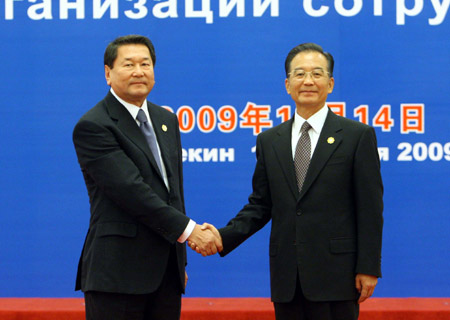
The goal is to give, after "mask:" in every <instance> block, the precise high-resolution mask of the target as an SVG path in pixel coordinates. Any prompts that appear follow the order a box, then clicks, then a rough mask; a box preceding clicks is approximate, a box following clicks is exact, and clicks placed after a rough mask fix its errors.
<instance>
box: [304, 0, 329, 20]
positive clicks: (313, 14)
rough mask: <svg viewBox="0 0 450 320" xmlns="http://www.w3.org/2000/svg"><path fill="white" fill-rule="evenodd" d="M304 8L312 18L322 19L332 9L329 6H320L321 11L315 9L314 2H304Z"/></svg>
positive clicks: (306, 0)
mask: <svg viewBox="0 0 450 320" xmlns="http://www.w3.org/2000/svg"><path fill="white" fill-rule="evenodd" d="M303 8H304V9H305V12H306V13H307V14H309V15H310V16H311V17H322V16H324V15H325V14H326V13H327V12H328V10H329V9H330V8H329V7H327V6H322V5H321V6H320V8H319V9H314V8H313V6H312V0H303Z"/></svg>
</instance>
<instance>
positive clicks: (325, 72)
mask: <svg viewBox="0 0 450 320" xmlns="http://www.w3.org/2000/svg"><path fill="white" fill-rule="evenodd" d="M300 70H302V71H303V72H304V73H305V76H304V77H303V78H296V77H295V76H294V80H299V81H304V80H305V79H306V77H307V75H308V74H309V76H310V77H311V79H313V80H321V79H322V77H323V78H326V77H325V74H328V77H330V76H331V74H330V72H329V71H325V70H324V69H322V68H314V69H313V70H311V71H305V70H303V69H302V68H296V69H294V70H292V71H291V72H289V73H288V76H289V77H290V76H291V75H293V73H294V72H295V71H300ZM318 70H320V71H323V72H324V75H323V76H320V78H315V77H314V75H313V72H314V71H318Z"/></svg>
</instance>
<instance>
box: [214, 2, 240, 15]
mask: <svg viewBox="0 0 450 320" xmlns="http://www.w3.org/2000/svg"><path fill="white" fill-rule="evenodd" d="M233 7H236V16H237V17H243V16H245V2H244V0H230V1H228V0H220V2H219V17H228V16H229V15H230V13H231V11H232V10H233Z"/></svg>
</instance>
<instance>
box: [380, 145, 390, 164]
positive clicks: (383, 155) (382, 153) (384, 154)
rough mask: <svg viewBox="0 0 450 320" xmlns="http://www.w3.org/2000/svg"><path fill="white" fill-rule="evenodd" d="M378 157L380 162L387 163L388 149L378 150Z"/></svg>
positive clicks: (381, 148)
mask: <svg viewBox="0 0 450 320" xmlns="http://www.w3.org/2000/svg"><path fill="white" fill-rule="evenodd" d="M378 156H379V157H380V161H389V148H387V147H380V148H378Z"/></svg>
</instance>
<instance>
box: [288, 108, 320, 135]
mask: <svg viewBox="0 0 450 320" xmlns="http://www.w3.org/2000/svg"><path fill="white" fill-rule="evenodd" d="M327 114H328V106H327V105H324V106H323V107H322V108H321V109H320V110H319V111H317V112H316V113H314V114H313V115H312V116H311V117H309V119H308V120H305V119H303V118H302V117H301V116H299V114H298V113H297V111H296V112H295V113H294V124H293V125H292V132H293V133H296V134H300V129H301V127H302V125H303V123H304V122H305V121H308V123H309V124H310V125H311V127H312V129H313V130H314V131H315V132H316V133H320V132H321V131H322V128H323V125H324V124H325V120H326V118H327Z"/></svg>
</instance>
